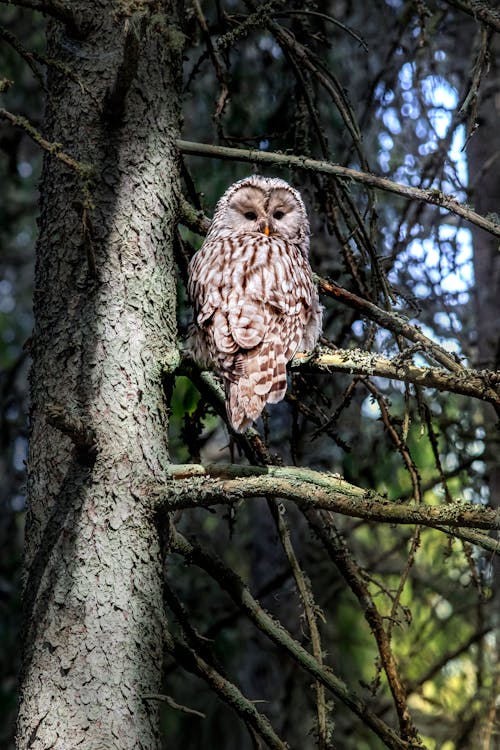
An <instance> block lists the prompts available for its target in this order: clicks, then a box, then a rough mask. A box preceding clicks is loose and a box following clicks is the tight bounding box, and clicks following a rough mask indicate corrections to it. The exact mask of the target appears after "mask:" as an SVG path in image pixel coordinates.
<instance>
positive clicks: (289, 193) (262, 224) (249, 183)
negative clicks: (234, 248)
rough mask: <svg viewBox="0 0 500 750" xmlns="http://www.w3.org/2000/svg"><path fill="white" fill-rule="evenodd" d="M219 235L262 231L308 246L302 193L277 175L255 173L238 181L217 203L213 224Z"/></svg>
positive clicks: (307, 231) (304, 246)
mask: <svg viewBox="0 0 500 750" xmlns="http://www.w3.org/2000/svg"><path fill="white" fill-rule="evenodd" d="M210 233H211V234H212V235H215V236H218V237H220V236H221V234H224V235H225V236H232V237H234V236H241V235H246V234H250V233H262V234H264V235H267V236H270V237H273V236H277V237H281V238H283V239H285V240H287V241H288V242H296V243H300V244H301V245H302V246H303V249H304V250H307V243H308V240H309V222H308V219H307V213H306V209H305V206H304V202H303V200H302V198H301V196H300V193H299V192H298V191H297V190H295V189H294V188H293V187H291V185H289V184H288V182H285V180H281V179H279V178H278V177H262V176H261V175H252V176H251V177H245V178H244V179H243V180H239V181H238V182H235V183H234V184H233V185H231V187H229V188H228V189H227V190H226V192H225V193H224V195H223V196H222V198H221V199H220V200H219V202H218V203H217V206H216V209H215V213H214V218H213V221H212V225H211V228H210Z"/></svg>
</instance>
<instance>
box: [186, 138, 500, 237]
mask: <svg viewBox="0 0 500 750" xmlns="http://www.w3.org/2000/svg"><path fill="white" fill-rule="evenodd" d="M177 146H178V148H179V149H180V151H182V152H183V153H184V154H191V155H192V156H208V157H212V158H217V159H229V160H232V161H246V162H250V163H252V164H275V165H278V166H283V167H290V168H292V167H293V168H296V169H306V170H310V171H313V172H320V173H322V174H333V175H336V176H337V177H341V178H344V179H346V180H353V181H354V182H359V183H361V184H364V185H368V186H370V187H373V188H376V189H377V190H386V191H388V192H390V193H395V194H396V195H401V196H403V197H404V198H408V199H410V200H415V201H421V202H423V203H431V204H432V205H434V206H439V207H440V208H444V209H445V210H446V211H450V212H451V213H454V214H456V215H457V216H461V217H462V218H463V219H466V220H467V221H470V222H471V224H475V225H476V226H478V227H480V228H481V229H484V230H485V231H487V232H490V233H491V234H493V235H495V237H500V224H497V223H496V222H494V221H491V220H489V219H487V218H486V217H484V216H481V215H480V214H478V213H477V212H476V211H474V210H473V209H471V208H469V207H468V206H466V205H465V204H463V203H459V202H458V201H456V200H455V199H454V198H452V197H451V196H449V195H445V194H444V193H442V192H441V191H440V190H422V188H415V187H410V186H409V185H402V184H401V183H398V182H393V181H392V180H388V179H387V178H386V177H379V176H378V175H375V174H372V173H371V172H362V171H360V170H358V169H351V168H350V167H342V166H341V165H340V164H333V163H332V162H329V161H318V160H316V159H309V158H308V157H307V156H295V155H291V154H278V153H274V152H271V151H259V150H253V149H241V148H229V147H228V146H215V145H213V144H210V143H193V142H192V141H184V140H178V141H177Z"/></svg>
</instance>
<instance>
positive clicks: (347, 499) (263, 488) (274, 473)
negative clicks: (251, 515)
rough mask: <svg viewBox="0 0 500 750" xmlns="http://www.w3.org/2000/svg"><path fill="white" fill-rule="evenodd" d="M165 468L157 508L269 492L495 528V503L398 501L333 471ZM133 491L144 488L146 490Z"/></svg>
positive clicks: (388, 516)
mask: <svg viewBox="0 0 500 750" xmlns="http://www.w3.org/2000/svg"><path fill="white" fill-rule="evenodd" d="M167 472H168V474H169V476H170V477H171V478H172V480H175V481H173V482H171V483H169V484H168V485H160V486H158V485H157V486H155V487H150V488H149V494H151V496H152V497H151V504H152V507H153V508H154V509H157V510H160V509H167V510H169V511H170V510H176V509H178V508H194V507H200V506H201V507H205V506H210V505H218V504H228V505H231V504H235V503H238V502H240V501H241V500H242V499H244V498H250V497H255V496H262V495H264V496H266V495H271V496H274V497H280V498H282V499H284V500H290V501H292V502H295V503H296V504H297V505H298V506H299V507H300V508H303V509H306V510H307V509H310V508H323V509H325V510H330V511H333V512H334V513H341V514H343V515H346V516H351V517H354V518H363V519H365V520H367V521H379V522H382V523H401V524H421V525H423V526H430V527H433V528H440V527H441V526H449V527H450V528H459V527H461V526H463V527H466V528H473V529H487V530H496V529H498V530H500V509H494V508H487V507H484V506H483V505H475V504H474V503H465V502H455V503H453V504H452V505H446V506H429V505H422V504H419V505H418V506H417V505H400V504H399V503H398V502H397V501H396V502H394V501H391V500H387V499H386V498H384V497H382V495H379V494H378V493H376V492H374V491H372V490H365V489H363V488H362V487H357V486H356V485H354V484H350V482H347V481H346V480H345V479H342V478H341V477H339V476H337V475H335V474H326V473H323V472H318V471H313V470H312V469H301V468H296V467H291V466H286V467H278V466H265V467H260V466H238V465H236V464H210V465H207V466H203V465H202V464H179V465H171V466H170V467H169V468H168V470H167ZM137 494H143V495H144V494H148V490H147V489H146V488H145V489H144V491H143V493H140V492H137ZM498 551H499V553H500V549H499V550H498Z"/></svg>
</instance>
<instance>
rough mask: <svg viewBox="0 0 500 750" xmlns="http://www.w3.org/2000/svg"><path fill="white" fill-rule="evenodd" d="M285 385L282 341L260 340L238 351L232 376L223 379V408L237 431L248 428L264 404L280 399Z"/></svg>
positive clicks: (283, 393) (257, 416)
mask: <svg viewBox="0 0 500 750" xmlns="http://www.w3.org/2000/svg"><path fill="white" fill-rule="evenodd" d="M286 385H287V384H286V358H285V354H284V352H283V346H282V344H281V342H276V341H271V342H268V341H263V342H262V344H260V345H259V346H256V347H255V348H254V349H251V350H250V351H249V352H245V353H241V354H239V355H238V361H237V363H236V368H235V378H234V380H232V381H226V408H227V413H228V417H229V420H230V422H231V424H232V426H233V428H234V429H235V430H236V432H243V431H244V430H246V429H247V427H250V425H251V424H252V422H254V421H255V420H256V419H258V418H259V417H260V415H261V414H262V411H263V409H264V407H265V405H266V404H267V403H269V404H277V403H278V401H281V400H282V399H283V398H284V396H285V393H286Z"/></svg>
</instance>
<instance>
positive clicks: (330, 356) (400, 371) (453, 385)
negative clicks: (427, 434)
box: [292, 348, 500, 405]
mask: <svg viewBox="0 0 500 750" xmlns="http://www.w3.org/2000/svg"><path fill="white" fill-rule="evenodd" d="M403 354H404V352H403ZM292 367H298V368H300V369H301V370H325V371H327V372H347V373H349V374H350V375H367V376H370V377H371V376H374V375H376V376H379V377H383V378H389V379H391V380H401V381H404V382H406V383H415V384H416V385H419V386H425V387H427V388H436V389H437V390H438V391H448V392H453V393H461V394H462V395H464V396H472V397H474V398H478V399H481V400H483V401H490V402H491V403H493V404H497V405H500V395H499V394H498V393H497V392H496V390H494V388H493V387H492V385H493V384H494V385H496V384H497V383H498V377H499V376H500V373H497V372H493V373H489V372H488V371H487V370H486V371H484V372H480V371H477V370H467V369H462V371H461V372H460V374H454V373H448V372H446V371H445V370H440V369H438V368H437V367H418V366H417V365H414V364H413V363H412V362H405V361H403V360H402V358H401V357H398V358H395V359H392V360H391V359H388V358H387V357H383V356H382V355H380V354H373V353H371V352H365V351H362V350H361V349H339V350H337V351H332V350H330V349H324V348H322V349H320V351H319V352H318V353H316V352H314V353H313V355H312V356H311V355H308V354H304V353H299V354H297V355H296V356H295V358H294V359H293V360H292ZM490 376H491V377H490Z"/></svg>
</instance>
